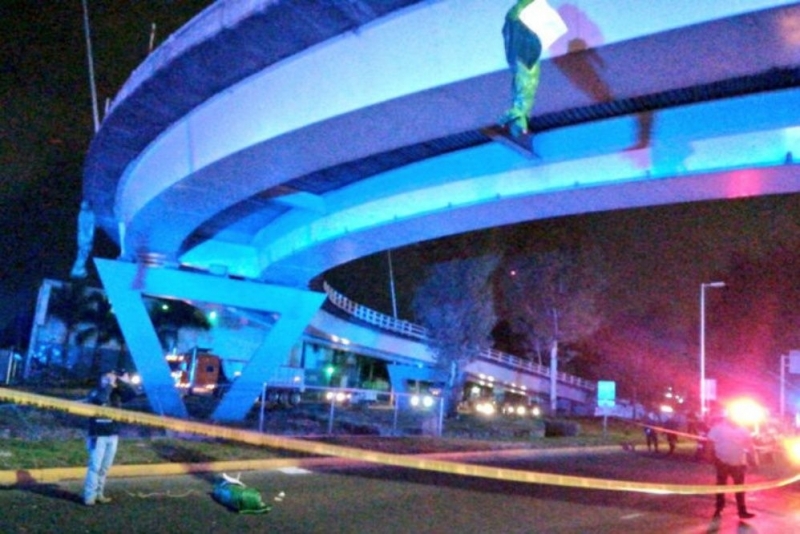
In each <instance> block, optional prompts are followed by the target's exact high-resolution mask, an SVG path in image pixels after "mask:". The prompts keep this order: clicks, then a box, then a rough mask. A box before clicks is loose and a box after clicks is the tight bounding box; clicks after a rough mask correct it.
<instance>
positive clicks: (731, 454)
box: [708, 415, 755, 519]
mask: <svg viewBox="0 0 800 534" xmlns="http://www.w3.org/2000/svg"><path fill="white" fill-rule="evenodd" d="M708 440H709V443H710V445H711V446H712V447H713V449H712V450H713V451H714V467H715V468H716V470H717V485H719V486H725V485H726V484H727V483H728V477H731V480H733V483H734V484H737V485H741V484H744V473H745V470H746V469H747V452H748V451H749V450H752V448H753V437H752V436H751V435H750V432H748V431H747V429H745V428H742V427H741V426H739V425H737V424H736V423H735V422H734V421H732V420H731V419H730V415H726V416H724V417H722V418H720V419H719V420H718V421H717V422H716V423H715V424H714V425H713V426H712V427H711V430H709V431H708ZM723 508H725V494H724V493H717V506H716V508H715V510H714V517H715V518H716V517H719V516H720V515H721V514H722V509H723ZM736 508H737V511H738V512H739V518H741V519H750V518H751V517H755V514H751V513H750V512H748V511H747V506H746V505H745V500H744V492H743V491H737V492H736Z"/></svg>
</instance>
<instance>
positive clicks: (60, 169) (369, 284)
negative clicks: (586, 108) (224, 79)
mask: <svg viewBox="0 0 800 534" xmlns="http://www.w3.org/2000/svg"><path fill="white" fill-rule="evenodd" d="M210 3H211V2H209V1H187V0H182V1H180V2H178V1H175V2H169V1H163V0H162V1H142V0H139V1H121V0H106V1H102V2H101V1H90V2H89V6H90V18H91V24H92V39H93V48H94V60H95V74H96V81H97V91H98V96H99V99H100V107H101V109H102V107H103V106H104V102H105V100H106V99H109V98H113V96H114V94H115V93H116V91H117V90H118V89H119V88H120V87H121V86H122V84H123V83H124V81H125V79H126V78H127V76H128V75H129V73H130V72H131V71H132V70H133V69H134V68H135V67H136V66H137V65H138V64H139V63H140V62H141V61H143V60H144V59H145V57H146V55H147V52H148V46H149V41H150V31H151V25H152V24H153V23H155V24H156V34H155V35H156V36H155V42H156V45H157V44H158V43H160V42H162V41H163V40H165V39H166V38H167V37H168V36H169V34H170V33H172V32H173V31H174V30H175V29H177V28H178V27H179V26H180V25H182V24H183V23H184V22H186V21H188V20H189V19H190V18H191V17H192V16H193V15H195V14H197V13H199V11H200V10H201V9H202V8H203V7H205V6H206V5H208V4H210ZM42 6H45V7H42ZM0 19H2V20H3V21H4V22H5V24H4V32H5V34H4V38H3V40H2V44H0V47H2V48H0V51H1V52H0V99H1V100H0V225H1V226H2V232H0V254H1V255H2V258H3V260H4V261H3V262H2V264H0V265H2V267H1V269H2V271H1V272H0V330H3V329H5V336H4V337H3V338H2V342H3V343H4V344H6V345H8V344H10V343H14V342H15V341H18V340H19V338H20V337H21V336H27V334H28V332H27V331H26V328H27V327H26V326H24V321H22V320H17V319H16V318H17V317H25V316H29V315H31V314H32V312H33V305H34V300H35V294H36V290H37V288H38V286H39V284H40V283H41V280H42V279H43V278H56V279H66V278H67V277H68V275H69V269H70V266H71V264H72V261H73V259H74V252H75V245H74V241H75V220H76V216H77V212H78V208H79V203H80V188H81V173H82V164H83V157H84V155H85V153H86V150H87V148H88V146H89V143H90V140H91V137H92V133H93V131H92V130H93V126H92V112H91V99H90V91H89V80H88V70H87V60H86V46H85V38H84V29H83V14H82V9H81V2H80V0H70V1H62V2H47V3H39V2H32V1H30V0H20V1H11V0H6V1H4V2H2V3H1V4H0ZM543 83H546V81H544V82H543ZM799 208H800V197H799V196H797V195H789V196H780V197H769V198H758V199H752V200H736V201H721V202H709V203H702V204H694V205H682V206H666V207H659V208H649V209H640V210H632V211H628V212H617V213H606V214H593V215H587V216H581V217H570V218H563V219H557V220H551V221H543V222H538V223H530V224H526V225H519V226H515V227H509V228H502V229H497V230H494V231H491V232H488V233H483V234H481V236H480V237H476V236H469V237H468V238H462V239H466V242H469V243H470V244H471V246H473V248H474V250H475V251H476V252H481V250H482V248H483V247H485V246H486V243H488V242H490V241H494V242H499V243H504V244H509V246H513V247H516V248H517V249H519V250H522V251H524V250H534V249H536V248H537V247H542V246H543V243H548V244H550V245H552V244H554V243H555V244H565V245H566V244H569V245H570V246H572V245H574V244H575V243H593V244H595V245H597V246H598V247H599V248H600V249H601V250H602V251H603V252H604V254H605V255H606V257H607V259H608V261H609V262H610V263H611V265H612V266H613V270H612V273H613V276H612V279H611V280H610V282H611V284H610V288H609V290H608V292H607V294H606V295H605V296H604V297H605V298H604V301H605V303H606V311H605V314H606V316H607V318H608V321H607V324H608V326H607V328H605V329H604V330H603V331H602V332H600V333H598V336H597V340H596V342H597V343H598V344H599V345H601V346H602V347H603V348H604V350H605V351H606V353H607V354H613V355H614V357H615V358H617V361H618V362H619V367H621V368H626V369H628V370H630V369H631V368H632V367H637V368H638V369H640V371H641V370H642V369H644V372H647V373H649V374H651V375H659V374H663V375H665V376H667V377H668V376H669V375H670V374H671V373H681V372H683V371H685V370H686V369H688V370H689V371H688V372H689V373H696V372H697V370H696V358H697V342H698V341H697V337H698V326H697V325H698V316H699V310H698V299H699V286H700V283H701V282H708V281H712V280H725V281H726V282H727V283H728V286H729V287H727V288H725V289H723V290H714V291H719V293H709V294H708V297H709V298H708V301H707V302H708V322H707V324H708V345H707V348H708V358H709V368H710V369H711V370H712V371H710V373H709V374H710V375H711V374H712V373H717V374H718V376H720V377H723V376H727V377H729V379H730V381H731V382H737V381H739V378H738V377H741V376H743V373H742V371H749V370H754V374H755V375H764V376H770V375H775V374H776V373H777V369H778V367H777V361H778V357H779V356H780V354H781V353H785V352H786V351H788V350H789V349H791V348H800V331H798V328H797V325H798V324H800V321H799V319H800V317H798V311H797V310H796V309H795V308H797V307H798V306H797V303H798V302H800V299H799V298H798V297H800V271H798V266H800V262H799V261H798V260H800V258H798V251H800V242H799V241H800V231H799V230H800V209H799ZM456 241H457V242H458V244H457V245H453V242H450V243H449V244H448V243H447V242H443V241H438V242H436V243H434V244H433V245H432V244H429V243H423V244H420V245H417V246H413V247H408V248H407V249H402V250H397V251H395V252H394V253H393V260H394V261H393V266H394V271H395V280H396V287H397V296H398V301H399V304H400V311H401V315H406V316H407V313H408V312H407V310H408V307H409V303H410V299H411V295H412V294H413V287H414V283H415V281H416V280H419V278H420V276H421V273H423V272H424V263H425V262H427V261H431V260H435V259H443V258H447V257H448V254H449V252H448V251H450V250H453V249H454V248H455V249H459V250H461V249H463V248H464V247H463V246H462V245H463V243H464V242H465V241H458V240H456ZM548 246H549V245H548ZM95 251H96V253H97V255H100V256H104V257H114V255H115V254H116V249H115V247H114V246H113V245H112V244H111V243H110V242H109V240H108V239H107V238H105V236H103V235H101V234H100V233H98V234H97V241H96V247H95ZM386 259H387V258H386V255H385V254H381V255H377V256H374V257H371V258H367V259H366V260H363V261H361V262H358V263H355V264H351V265H348V266H346V267H344V268H340V269H339V270H337V271H336V272H335V273H333V275H332V277H331V279H332V280H333V282H334V285H337V286H339V289H341V290H343V291H344V292H345V293H346V294H348V295H349V296H351V297H352V298H354V299H355V300H359V301H362V302H364V303H365V304H367V305H369V306H371V307H374V308H376V309H378V310H380V311H384V312H387V313H389V312H390V311H391V300H390V297H389V283H388V280H389V278H388V268H387V266H388V264H387V261H386ZM353 280H359V283H358V284H356V283H354V281H353ZM0 348H4V347H0ZM692 376H695V375H692ZM775 384H776V386H775V387H776V388H777V382H775Z"/></svg>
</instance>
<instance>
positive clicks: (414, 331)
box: [323, 282, 595, 390]
mask: <svg viewBox="0 0 800 534" xmlns="http://www.w3.org/2000/svg"><path fill="white" fill-rule="evenodd" d="M323 287H324V290H325V293H326V294H327V296H328V300H330V301H331V303H332V304H333V305H334V306H336V307H337V308H339V309H340V310H342V311H344V312H346V313H349V314H350V315H352V316H353V317H356V318H357V319H360V320H362V321H364V322H366V323H369V324H371V325H374V326H377V327H379V328H382V329H384V330H389V331H390V332H396V333H398V334H402V335H405V336H410V337H413V338H416V339H419V340H420V341H425V340H427V339H428V331H427V329H426V328H425V327H423V326H420V325H417V324H414V323H411V322H409V321H405V320H402V319H395V318H394V317H391V316H389V315H385V314H383V313H380V312H378V311H375V310H373V309H370V308H368V307H366V306H364V305H362V304H359V303H357V302H353V301H352V300H350V299H349V298H347V297H346V296H344V295H342V294H341V293H339V292H338V291H337V290H336V289H334V288H333V287H331V285H330V284H328V282H324V283H323ZM479 357H480V358H481V359H485V360H490V361H495V362H498V363H502V364H505V365H509V366H511V367H514V368H516V369H521V370H526V371H529V372H532V373H535V374H538V375H542V376H546V377H549V376H550V368H549V367H547V366H544V365H540V364H538V363H534V362H532V361H530V360H524V359H522V358H520V357H518V356H514V355H511V354H508V353H505V352H501V351H499V350H495V349H485V350H483V351H481V354H480V356H479ZM556 378H557V379H558V380H560V381H561V382H564V383H565V384H570V385H574V386H577V387H581V388H586V389H589V390H594V389H595V385H594V383H593V382H590V381H588V380H584V379H583V378H579V377H577V376H574V375H570V374H567V373H561V372H560V373H558V374H557V375H556Z"/></svg>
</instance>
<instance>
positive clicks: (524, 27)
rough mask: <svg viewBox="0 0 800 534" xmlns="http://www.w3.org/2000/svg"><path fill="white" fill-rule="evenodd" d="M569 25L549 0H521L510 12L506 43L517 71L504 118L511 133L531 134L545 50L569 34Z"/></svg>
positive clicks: (513, 69)
mask: <svg viewBox="0 0 800 534" xmlns="http://www.w3.org/2000/svg"><path fill="white" fill-rule="evenodd" d="M566 30H567V28H566V25H565V24H564V21H563V20H562V19H561V17H560V16H559V15H558V13H557V12H556V11H555V10H554V9H553V8H551V7H550V6H549V5H548V4H547V0H517V2H516V4H514V6H513V7H511V9H509V10H508V12H507V13H506V19H505V23H504V24H503V42H504V45H505V52H506V62H507V63H508V67H509V69H511V73H512V74H513V76H514V77H513V84H512V94H513V99H512V102H513V103H512V106H511V108H509V109H508V111H506V113H505V114H504V115H503V117H502V118H501V119H500V124H501V125H504V126H505V125H507V126H508V128H509V131H510V132H511V135H513V136H514V137H519V136H521V135H525V134H527V133H528V119H529V117H530V113H531V110H532V109H533V104H534V101H535V99H536V91H537V89H538V88H539V77H540V75H541V64H540V61H539V60H540V59H541V57H542V49H543V48H548V47H549V46H550V45H551V44H552V43H553V42H554V41H555V40H557V39H558V38H559V37H561V36H562V35H563V34H564V33H566Z"/></svg>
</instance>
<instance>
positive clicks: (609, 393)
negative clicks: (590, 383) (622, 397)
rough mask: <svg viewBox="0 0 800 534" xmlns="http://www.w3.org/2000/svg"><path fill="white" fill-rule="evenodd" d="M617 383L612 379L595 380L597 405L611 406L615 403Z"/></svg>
mask: <svg viewBox="0 0 800 534" xmlns="http://www.w3.org/2000/svg"><path fill="white" fill-rule="evenodd" d="M616 397H617V383H616V382H614V381H613V380H598V381H597V405H598V406H600V407H613V406H614V405H615V404H616Z"/></svg>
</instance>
